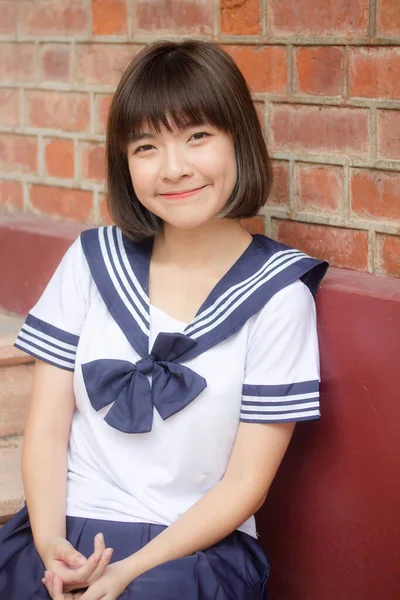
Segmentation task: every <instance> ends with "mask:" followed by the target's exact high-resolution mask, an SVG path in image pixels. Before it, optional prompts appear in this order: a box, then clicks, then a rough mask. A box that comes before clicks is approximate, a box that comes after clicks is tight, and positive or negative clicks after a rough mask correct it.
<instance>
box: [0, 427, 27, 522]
mask: <svg viewBox="0 0 400 600" xmlns="http://www.w3.org/2000/svg"><path fill="white" fill-rule="evenodd" d="M21 447H22V438H21V437H13V438H3V439H0V525H2V524H4V523H6V522H7V521H8V520H9V519H10V518H11V517H12V516H13V515H15V513H16V512H18V511H19V510H20V509H21V508H22V506H23V503H24V491H23V487H22V478H21Z"/></svg>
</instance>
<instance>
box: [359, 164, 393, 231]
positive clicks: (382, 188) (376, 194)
mask: <svg viewBox="0 0 400 600" xmlns="http://www.w3.org/2000/svg"><path fill="white" fill-rule="evenodd" d="M399 190H400V173H395V172H390V171H368V170H367V169H353V170H352V173H351V208H352V210H353V211H354V212H355V213H357V214H358V215H360V216H363V217H375V218H377V219H385V220H394V221H399V220H400V192H399Z"/></svg>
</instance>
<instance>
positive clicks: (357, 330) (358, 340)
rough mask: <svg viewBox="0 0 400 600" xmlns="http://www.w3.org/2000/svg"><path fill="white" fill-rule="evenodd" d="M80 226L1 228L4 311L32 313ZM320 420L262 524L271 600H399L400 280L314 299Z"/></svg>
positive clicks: (310, 428)
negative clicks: (318, 361)
mask: <svg viewBox="0 0 400 600" xmlns="http://www.w3.org/2000/svg"><path fill="white" fill-rule="evenodd" d="M80 229H81V228H80V227H79V226H76V225H74V224H69V225H68V224H65V223H61V222H54V221H48V222H46V221H37V220H34V219H32V218H29V217H21V218H19V219H16V218H13V219H10V218H8V219H7V218H3V219H0V256H3V257H4V256H7V257H9V260H3V261H0V277H1V281H3V282H7V285H3V286H0V306H1V307H2V308H3V309H5V310H8V311H10V312H16V313H20V314H23V313H25V312H26V311H27V310H28V309H29V308H30V307H31V306H32V304H33V303H34V302H35V301H36V299H37V298H38V297H39V294H40V292H41V290H42V289H43V286H44V284H45V283H46V282H47V280H48V279H49V277H50V275H51V274H52V272H53V271H54V268H55V267H56V265H57V263H58V262H59V260H60V258H61V256H62V255H63V253H64V252H65V250H66V248H67V247H68V246H69V245H70V243H71V241H72V240H73V239H74V238H75V237H76V236H77V235H78V233H79V231H80ZM317 307H318V316H319V332H320V347H321V366H322V373H321V377H322V388H321V400H322V419H321V421H320V422H310V423H300V424H299V425H298V426H297V428H296V431H295V435H294V438H293V440H292V443H291V445H290V447H289V450H288V452H287V454H286V457H285V459H284V461H283V464H282V466H281V468H280V470H279V473H278V475H277V477H276V479H275V481H274V483H273V485H272V488H271V490H270V493H269V495H268V498H267V501H266V502H265V504H264V506H263V507H262V509H261V510H260V511H259V514H258V530H259V533H260V540H261V542H262V544H263V547H264V548H265V550H266V552H267V555H268V558H269V561H270V563H271V577H270V585H269V589H270V600H398V599H399V598H400V587H399V585H400V384H399V381H398V379H397V378H398V375H399V373H400V280H398V279H388V278H380V277H377V276H374V275H368V274H363V273H357V272H354V271H347V270H340V269H333V268H331V269H330V270H329V272H328V275H327V277H326V279H325V281H324V283H323V285H322V287H321V290H320V291H319V292H318V295H317Z"/></svg>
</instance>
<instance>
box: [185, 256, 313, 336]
mask: <svg viewBox="0 0 400 600" xmlns="http://www.w3.org/2000/svg"><path fill="white" fill-rule="evenodd" d="M303 258H307V256H306V255H305V254H303V253H302V252H299V251H297V250H285V251H283V252H277V253H276V254H274V255H273V256H272V257H270V258H269V259H268V260H267V262H266V263H265V264H264V265H263V266H262V267H261V269H259V270H258V271H257V272H256V273H254V274H253V275H252V276H251V277H249V278H248V279H246V280H245V281H243V282H241V283H239V284H236V285H234V286H232V287H231V288H229V290H227V291H226V292H225V293H224V294H223V295H222V296H221V297H220V298H218V300H216V301H215V302H214V304H213V305H212V306H210V307H209V308H208V309H207V310H206V311H204V312H203V313H201V314H200V315H198V317H197V319H195V320H194V321H193V323H191V324H190V325H189V327H187V328H186V329H185V333H186V334H187V335H190V337H191V338H193V339H197V338H198V337H200V336H202V335H204V334H205V333H208V332H209V331H211V330H212V329H214V327H217V326H218V325H220V323H222V322H223V321H224V320H225V319H226V318H227V317H229V315H230V314H232V312H233V311H234V310H236V308H238V306H240V305H241V304H242V303H243V302H244V301H245V300H247V298H249V297H250V296H251V295H252V294H253V293H254V292H255V291H256V290H258V288H259V287H260V286H261V285H263V284H264V283H266V282H267V281H269V280H270V279H272V278H273V277H275V276H276V275H278V274H279V273H280V272H281V271H283V270H284V269H286V268H287V267H289V266H291V265H292V264H294V263H296V262H298V261H299V260H302V259H303ZM286 259H288V260H286ZM233 290H236V292H235V293H234V294H232V292H233ZM246 290H247V292H246ZM243 292H246V293H243ZM230 294H232V295H231V296H230ZM227 296H230V297H228V299H227V301H226V302H225V303H224V304H222V306H220V307H219V308H218V310H216V308H215V307H216V306H217V305H218V304H220V303H221V302H222V301H223V300H224V299H225V298H226V297H227ZM238 296H240V297H239V298H238ZM236 298H238V300H237V301H236V302H235V300H236ZM211 311H213V312H211ZM209 312H211V315H210V316H209V317H208V318H204V317H205V315H206V314H207V313H209ZM219 315H220V317H219V318H218V316H219ZM216 319H217V320H216ZM195 321H197V323H196V322H195ZM210 322H212V323H211V324H210V325H209V326H208V327H206V325H207V323H210ZM196 330H197V331H196Z"/></svg>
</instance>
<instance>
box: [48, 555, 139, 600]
mask: <svg viewBox="0 0 400 600" xmlns="http://www.w3.org/2000/svg"><path fill="white" fill-rule="evenodd" d="M132 580H133V577H132V575H131V574H129V572H128V570H127V567H126V565H125V563H124V561H119V562H115V563H113V564H112V565H109V566H108V567H107V569H106V571H105V573H104V575H102V576H101V577H100V578H99V579H98V580H97V581H95V582H94V583H92V585H90V586H89V588H88V589H87V590H86V591H85V593H84V594H83V595H82V596H77V598H81V600H116V599H117V598H118V597H119V596H120V595H121V594H122V592H123V591H124V590H125V589H126V588H127V587H128V585H129V584H130V583H131V581H132ZM54 600H64V598H62V597H59V598H58V597H56V598H54ZM65 600H69V598H66V599H65Z"/></svg>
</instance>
